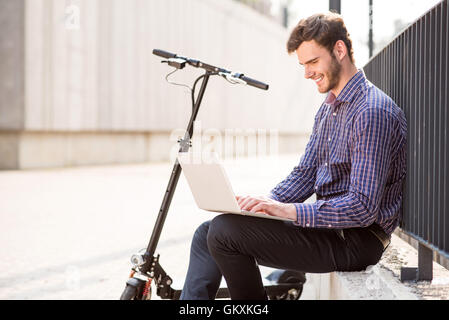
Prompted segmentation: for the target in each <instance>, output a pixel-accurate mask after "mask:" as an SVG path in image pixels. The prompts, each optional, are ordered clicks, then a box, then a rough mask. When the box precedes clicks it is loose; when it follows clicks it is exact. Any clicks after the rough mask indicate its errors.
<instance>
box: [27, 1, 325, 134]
mask: <svg viewBox="0 0 449 320" xmlns="http://www.w3.org/2000/svg"><path fill="white" fill-rule="evenodd" d="M25 4H26V6H25V115H24V117H25V119H24V123H25V130H37V131H54V130H57V131H94V132H95V131H98V130H101V131H170V130H172V129H174V128H184V127H185V125H186V121H187V119H188V116H189V112H190V99H189V94H188V93H187V91H186V90H185V89H183V88H181V87H175V86H171V85H169V84H167V83H166V82H165V79H164V78H165V75H166V74H167V73H168V72H169V71H170V70H171V68H170V67H168V66H167V65H166V64H161V63H160V59H159V58H158V57H156V56H154V55H153V54H152V50H153V49H154V48H159V49H164V50H167V51H171V52H174V53H178V54H182V55H184V56H188V57H192V58H197V59H199V60H202V61H204V62H206V63H210V64H213V65H216V66H220V67H224V68H226V69H228V70H234V71H239V72H243V73H245V75H247V76H249V77H252V78H255V79H258V80H261V81H264V82H266V83H268V84H269V85H270V89H269V90H268V91H262V90H258V89H255V88H252V87H245V86H233V85H231V84H229V83H227V82H226V81H224V80H223V79H221V78H212V79H211V80H210V81H209V88H208V91H207V92H206V96H205V99H204V102H203V106H202V109H201V111H200V114H199V116H198V119H200V120H201V121H202V126H203V128H210V127H213V128H218V129H224V128H248V127H249V128H272V129H279V130H280V132H281V133H308V132H310V131H311V127H312V121H313V116H314V114H315V112H316V111H317V109H318V107H319V104H320V103H321V101H322V99H323V97H322V96H320V95H319V94H318V92H317V90H316V88H315V86H314V85H313V83H311V81H306V80H305V79H304V78H303V74H302V71H301V70H300V69H299V67H298V63H297V61H296V57H294V56H288V55H287V53H286V49H285V43H286V41H287V38H288V35H289V30H285V29H283V28H282V27H281V26H280V25H277V24H276V23H275V22H273V21H271V20H269V19H267V18H265V17H263V16H262V15H260V14H259V13H257V12H254V11H253V10H251V9H250V8H247V7H246V6H244V5H242V4H240V3H236V2H234V1H231V0H73V1H69V0H67V1H62V0H26V3H25ZM70 4H73V5H75V6H77V7H79V9H80V13H79V26H80V28H79V29H78V30H68V29H67V28H66V18H67V14H66V13H65V10H66V8H67V6H69V5H70ZM199 74H201V71H200V70H197V69H194V68H190V67H189V68H186V69H184V70H182V71H179V72H178V73H175V74H174V76H173V77H172V80H175V81H178V82H185V83H188V84H189V85H191V84H192V82H193V79H194V78H195V77H196V76H198V75H199Z"/></svg>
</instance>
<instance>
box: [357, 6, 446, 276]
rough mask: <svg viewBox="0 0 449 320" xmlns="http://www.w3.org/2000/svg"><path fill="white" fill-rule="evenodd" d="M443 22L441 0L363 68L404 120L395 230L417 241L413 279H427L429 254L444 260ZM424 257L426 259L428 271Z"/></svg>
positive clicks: (444, 24) (444, 131) (444, 122)
mask: <svg viewBox="0 0 449 320" xmlns="http://www.w3.org/2000/svg"><path fill="white" fill-rule="evenodd" d="M448 19H449V7H448V1H447V0H444V1H442V2H440V3H439V4H438V5H436V6H435V7H433V8H432V9H430V10H429V11H428V12H426V13H425V14H424V15H423V16H421V17H420V18H419V19H418V20H417V21H415V22H414V23H413V24H412V25H411V26H409V27H408V28H407V29H406V30H404V31H403V32H402V33H401V34H400V35H399V36H397V37H396V38H395V39H394V40H393V41H392V42H391V43H390V44H389V45H388V46H386V47H385V48H384V49H383V50H382V51H381V52H380V53H379V54H377V55H376V56H375V57H373V58H372V59H371V60H370V61H369V62H368V63H367V65H366V66H365V67H364V71H365V74H366V76H367V78H368V79H369V80H370V81H371V82H372V83H373V84H375V85H376V86H378V87H379V88H380V89H382V90H383V91H384V92H386V93H387V94H388V95H389V96H390V97H391V98H392V99H393V100H394V101H395V102H396V103H397V105H398V106H399V107H401V108H402V109H403V110H404V112H405V115H406V118H407V124H408V141H407V142H408V150H407V152H408V159H407V179H406V183H405V186H404V187H405V189H404V201H403V212H402V217H403V218H402V222H401V226H400V227H401V230H402V231H403V232H404V233H406V234H407V235H410V236H412V237H413V238H415V239H416V240H418V241H419V249H420V250H419V257H418V259H419V260H420V261H419V262H418V264H419V268H421V269H422V270H421V271H422V272H421V273H420V270H419V268H418V270H417V271H418V275H417V279H418V280H420V279H423V280H424V279H426V278H429V274H425V273H426V272H427V273H428V272H429V271H430V279H431V278H432V274H431V272H432V269H431V265H432V264H431V262H432V256H433V253H434V252H437V254H439V255H442V256H444V257H445V258H448V257H449V185H448V175H449V172H448V167H449V166H448V162H449V147H448V143H449V141H448V138H449V137H448V136H449V132H448V131H449V129H448V124H449V110H448V104H449V94H448V89H449V82H448V81H449V53H448V49H449V48H448V42H449V30H448V27H449V21H448ZM429 252H430V253H429ZM425 256H427V258H424V257H425ZM429 257H430V258H429ZM425 259H427V260H428V259H430V270H429V264H428V261H427V262H426V261H424V260H425ZM426 265H427V267H426ZM425 268H427V271H425V270H424V269H425ZM409 271H410V270H409ZM411 271H412V273H413V272H415V271H416V270H411ZM414 276H415V275H414V274H413V275H412V276H411V277H412V278H413V277H414ZM405 278H407V276H405ZM405 280H407V279H405Z"/></svg>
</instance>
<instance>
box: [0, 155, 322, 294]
mask: <svg viewBox="0 0 449 320" xmlns="http://www.w3.org/2000/svg"><path fill="white" fill-rule="evenodd" d="M298 160H299V156H298V155H285V156H272V157H263V158H262V157H257V158H256V157H252V158H242V159H228V160H226V159H225V161H224V166H225V169H226V171H227V173H228V176H229V178H230V181H231V183H232V185H233V189H234V191H235V193H236V194H240V195H245V194H253V195H255V194H266V193H267V192H268V191H269V190H271V188H272V187H274V186H275V185H276V184H277V183H278V182H279V181H281V180H282V179H283V178H284V177H285V176H286V175H287V174H288V173H290V171H291V170H292V168H293V167H294V166H295V165H296V164H297V162H298ZM171 170H172V163H168V162H164V163H146V164H133V165H111V166H93V167H78V168H61V169H44V170H23V171H1V172H0V222H1V223H0V243H1V246H0V256H1V257H2V259H1V260H0V299H3V300H5V299H33V300H40V299H75V300H77V299H87V300H96V299H107V300H116V299H118V298H119V297H120V295H121V293H122V291H123V289H124V286H125V283H126V280H127V278H128V275H129V273H130V270H131V263H130V262H129V260H130V257H131V255H132V254H133V253H136V252H138V251H139V250H141V249H143V248H146V246H147V245H148V241H149V239H150V236H151V232H152V230H153V227H154V223H155V220H156V216H157V213H158V211H159V208H160V205H161V202H162V198H163V194H164V192H165V189H166V187H167V183H168V179H169V177H170V174H171ZM214 215H215V214H214V213H210V212H206V211H203V210H200V209H198V208H197V206H196V204H195V202H194V200H193V197H192V195H191V192H190V190H189V188H188V186H187V182H186V180H185V178H184V176H183V175H182V174H181V177H180V180H179V183H178V186H177V189H176V192H175V195H174V197H173V201H172V204H171V207H170V210H169V214H168V216H167V219H166V222H165V224H164V228H163V231H162V234H161V238H160V241H159V244H158V247H157V253H159V254H160V255H161V256H160V263H161V265H162V266H163V268H164V269H165V271H166V272H167V273H168V274H169V275H170V276H171V277H172V278H173V280H174V282H173V286H172V287H173V288H175V289H180V288H182V285H183V283H184V279H185V275H186V271H187V266H188V257H189V248H190V241H191V238H192V236H193V233H194V231H195V229H196V227H197V226H198V225H199V224H201V222H203V221H206V220H209V219H211V218H213V216H214ZM269 272H271V269H269V268H262V274H263V275H267V274H268V273H269ZM153 297H154V298H155V299H157V298H158V297H156V296H155V295H154V296H153ZM313 297H314V296H313V290H309V289H308V287H307V286H306V288H305V290H304V294H303V298H304V299H307V298H309V299H313Z"/></svg>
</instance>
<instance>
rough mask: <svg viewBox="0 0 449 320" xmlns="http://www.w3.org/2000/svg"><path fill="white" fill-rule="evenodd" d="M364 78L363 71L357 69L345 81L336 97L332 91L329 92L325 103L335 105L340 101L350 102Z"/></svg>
mask: <svg viewBox="0 0 449 320" xmlns="http://www.w3.org/2000/svg"><path fill="white" fill-rule="evenodd" d="M365 79H366V77H365V73H364V72H363V70H362V69H359V70H358V71H357V73H356V74H355V75H354V76H353V77H352V78H351V79H350V80H349V81H348V82H347V83H346V85H345V86H344V88H343V90H341V92H340V94H339V95H338V97H335V95H334V94H333V93H332V92H329V93H328V94H327V97H326V100H325V103H327V104H330V105H336V106H337V105H339V104H340V103H342V102H351V100H352V98H353V97H354V94H355V93H356V92H357V91H358V88H359V87H360V85H361V84H362V83H363V82H364V81H365Z"/></svg>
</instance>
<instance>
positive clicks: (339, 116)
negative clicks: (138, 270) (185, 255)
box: [181, 13, 407, 300]
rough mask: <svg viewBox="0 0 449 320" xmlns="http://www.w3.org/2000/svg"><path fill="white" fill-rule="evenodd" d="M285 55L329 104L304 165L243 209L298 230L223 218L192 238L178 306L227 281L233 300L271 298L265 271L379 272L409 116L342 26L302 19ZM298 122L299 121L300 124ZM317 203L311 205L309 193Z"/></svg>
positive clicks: (334, 18) (333, 20) (242, 200)
mask: <svg viewBox="0 0 449 320" xmlns="http://www.w3.org/2000/svg"><path fill="white" fill-rule="evenodd" d="M287 51H288V52H289V53H290V54H292V53H293V52H295V53H296V55H297V57H298V60H299V63H300V64H301V65H303V66H304V69H305V70H304V72H305V74H304V76H305V78H307V79H310V80H311V81H314V82H315V83H316V85H317V89H318V91H319V92H321V93H327V97H326V99H325V101H324V102H323V104H322V105H321V107H320V108H319V110H318V112H317V114H316V116H315V123H314V126H313V129H312V134H311V137H310V141H309V142H308V144H307V146H306V150H305V153H304V155H303V156H302V157H301V159H300V161H299V164H298V165H297V166H296V167H295V168H294V169H293V171H292V172H291V173H290V175H288V176H287V177H286V178H285V179H284V180H283V181H282V182H280V183H279V184H278V185H277V186H276V187H275V188H274V189H273V190H271V192H270V194H269V195H268V196H246V197H237V200H238V202H239V205H240V207H241V208H242V209H243V210H248V211H254V212H263V213H265V214H269V215H273V216H281V217H287V218H290V219H291V220H292V222H285V221H278V220H271V219H260V218H254V217H245V216H240V215H231V214H228V215H219V216H217V217H215V218H214V219H213V220H212V221H207V222H205V223H203V224H202V225H201V226H200V227H199V228H198V229H197V230H196V232H195V235H194V238H193V241H192V246H191V253H190V264H189V269H188V273H187V277H186V282H185V285H184V289H183V292H182V295H181V299H213V298H214V297H215V294H216V292H217V289H218V286H219V284H220V281H221V277H222V276H224V278H225V280H226V283H227V285H228V288H229V292H230V294H231V298H232V299H253V300H254V299H266V298H267V296H266V292H265V290H264V287H263V284H262V279H261V275H260V271H259V268H258V265H264V266H268V267H272V268H279V269H287V270H296V271H301V272H310V273H324V272H332V271H360V270H364V269H366V267H367V266H369V265H374V264H376V263H377V262H378V261H379V260H380V258H381V256H382V253H383V252H384V250H385V249H386V247H387V246H388V244H389V241H390V235H391V233H392V232H393V231H394V229H395V228H396V227H397V226H398V224H399V221H400V212H401V204H402V187H403V182H404V180H405V174H406V136H407V124H406V119H405V116H404V113H403V111H402V110H401V109H400V108H399V107H398V106H396V104H395V103H394V101H392V100H391V98H389V97H388V96H387V95H386V94H385V93H383V92H382V91H381V90H380V89H378V88H377V87H375V86H374V85H373V84H372V83H370V82H369V81H368V80H367V79H366V77H365V75H364V73H363V71H362V70H358V69H357V68H356V66H355V64H354V59H353V52H352V44H351V40H350V37H349V33H348V32H347V30H346V27H345V24H344V22H343V19H342V18H341V16H340V15H338V14H335V13H326V14H317V15H313V16H311V17H309V18H307V19H303V20H301V21H300V22H299V23H298V25H297V26H296V27H295V29H294V30H293V32H292V33H291V35H290V38H289V40H288V43H287ZM299 121H300V120H298V122H299ZM314 193H315V194H316V199H317V200H316V202H314V203H304V201H305V200H307V199H308V198H309V197H310V196H311V195H312V194H314Z"/></svg>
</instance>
